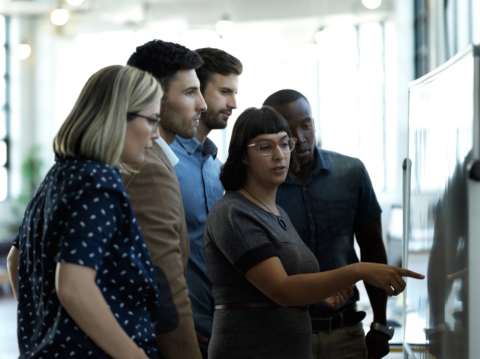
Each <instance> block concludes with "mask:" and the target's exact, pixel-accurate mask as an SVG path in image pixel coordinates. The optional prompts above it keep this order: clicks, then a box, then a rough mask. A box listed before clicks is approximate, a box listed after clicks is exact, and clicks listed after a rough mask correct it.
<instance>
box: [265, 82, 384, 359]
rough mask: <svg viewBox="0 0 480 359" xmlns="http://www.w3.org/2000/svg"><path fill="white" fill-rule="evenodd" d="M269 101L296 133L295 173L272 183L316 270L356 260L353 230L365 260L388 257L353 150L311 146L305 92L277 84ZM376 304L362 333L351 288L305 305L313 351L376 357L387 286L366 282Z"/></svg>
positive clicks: (342, 358) (376, 209)
mask: <svg viewBox="0 0 480 359" xmlns="http://www.w3.org/2000/svg"><path fill="white" fill-rule="evenodd" d="M264 105H267V106H271V107H273V108H274V109H275V110H277V111H278V112H279V113H280V114H281V115H282V116H283V117H284V118H285V120H287V123H288V125H289V127H290V130H291V131H292V137H295V138H297V142H296V145H295V149H296V154H297V156H298V160H299V163H300V169H299V172H298V173H297V178H296V179H295V180H293V181H288V180H287V181H285V182H284V183H283V184H282V185H281V186H280V187H279V188H278V191H277V203H278V204H279V205H280V206H281V207H282V208H283V209H284V210H285V211H286V212H287V213H288V215H289V217H290V220H291V221H292V223H293V225H294V226H295V229H296V230H297V232H298V234H299V235H300V237H301V238H302V240H303V241H304V242H305V244H306V245H307V247H309V248H310V250H311V251H312V252H313V253H314V254H315V256H316V257H317V260H318V263H319V265H320V271H322V272H323V271H329V270H333V269H337V268H340V267H343V266H346V265H349V264H352V263H356V262H358V258H357V255H356V253H355V249H354V242H353V238H354V237H355V238H356V240H357V243H358V245H359V247H360V252H361V260H362V262H374V263H384V264H386V263H387V256H386V252H385V247H384V244H383V240H382V225H381V221H380V214H381V212H382V210H381V208H380V206H379V204H378V201H377V198H376V196H375V192H374V191H373V187H372V183H371V181H370V178H369V176H368V173H367V170H366V168H365V166H364V165H363V163H362V162H361V161H360V160H359V159H357V158H353V157H347V156H344V155H341V154H339V153H335V152H330V151H325V150H322V149H319V148H317V147H316V146H315V143H316V140H315V124H314V121H313V118H312V110H311V108H310V104H309V102H308V100H307V99H306V98H305V96H303V95H302V94H301V93H299V92H297V91H294V90H280V91H278V92H276V93H274V94H272V95H271V96H269V97H268V98H267V99H266V100H265V102H264ZM365 287H366V289H367V293H368V297H369V299H370V304H371V305H372V309H373V323H372V326H371V330H370V331H369V333H368V334H367V336H366V337H365V333H364V330H363V325H362V323H361V321H362V320H363V318H364V317H365V313H364V312H358V311H356V304H355V303H356V302H357V301H358V299H359V294H358V290H357V288H355V295H354V296H353V297H351V298H350V299H349V300H348V302H347V303H346V304H345V306H343V307H342V308H340V309H337V310H333V309H331V308H328V307H327V306H325V305H323V304H321V303H316V304H314V305H310V307H309V311H310V316H311V319H312V331H313V333H312V344H313V347H312V352H313V358H322V359H329V358H332V359H333V358H335V359H347V358H352V359H357V358H358V359H360V358H362V359H365V358H366V355H367V352H368V359H371V358H373V359H379V358H382V357H384V356H385V355H387V354H388V352H389V345H388V340H389V339H391V336H392V335H393V328H387V327H386V324H387V319H386V304H387V295H386V293H385V291H384V290H382V289H379V288H375V287H373V286H371V285H369V284H366V283H365Z"/></svg>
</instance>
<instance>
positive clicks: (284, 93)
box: [263, 90, 309, 107]
mask: <svg viewBox="0 0 480 359" xmlns="http://www.w3.org/2000/svg"><path fill="white" fill-rule="evenodd" d="M301 98H303V99H304V100H305V101H307V103H308V104H309V102H308V100H307V98H306V97H305V96H303V95H302V94H301V93H300V92H298V91H295V90H280V91H277V92H275V93H273V94H271V95H270V96H268V97H267V99H266V100H265V101H264V102H263V106H271V107H275V106H281V105H286V104H288V103H292V102H295V101H297V100H298V99H301Z"/></svg>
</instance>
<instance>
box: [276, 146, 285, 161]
mask: <svg viewBox="0 0 480 359" xmlns="http://www.w3.org/2000/svg"><path fill="white" fill-rule="evenodd" d="M284 157H285V154H284V153H283V151H282V150H281V148H280V145H279V144H278V143H277V144H275V148H274V149H273V159H274V160H283V158H284Z"/></svg>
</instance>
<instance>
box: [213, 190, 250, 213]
mask: <svg viewBox="0 0 480 359" xmlns="http://www.w3.org/2000/svg"><path fill="white" fill-rule="evenodd" d="M245 200H247V199H246V198H245V197H243V195H242V194H240V193H238V192H235V191H227V192H225V195H224V196H223V197H222V198H221V199H220V200H218V201H217V203H215V204H214V205H213V206H212V209H211V210H210V213H209V215H208V217H210V216H214V217H215V216H222V217H223V216H225V215H235V213H239V212H245V211H246V212H248V209H247V208H246V203H245ZM247 201H248V200H247ZM208 217H207V220H208Z"/></svg>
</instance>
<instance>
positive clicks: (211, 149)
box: [175, 136, 218, 159]
mask: <svg viewBox="0 0 480 359" xmlns="http://www.w3.org/2000/svg"><path fill="white" fill-rule="evenodd" d="M175 139H176V140H177V141H178V143H180V145H181V146H182V147H183V148H184V149H185V150H186V151H187V152H188V154H190V155H191V154H192V153H194V152H196V151H203V152H204V153H205V154H206V155H207V156H212V157H213V159H216V158H217V153H218V148H217V146H215V144H214V143H213V141H212V140H211V139H209V138H208V137H207V138H206V140H205V143H204V144H203V146H202V144H201V143H200V141H198V140H197V139H196V138H195V137H193V138H189V139H185V138H182V137H179V136H176V137H175Z"/></svg>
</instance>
